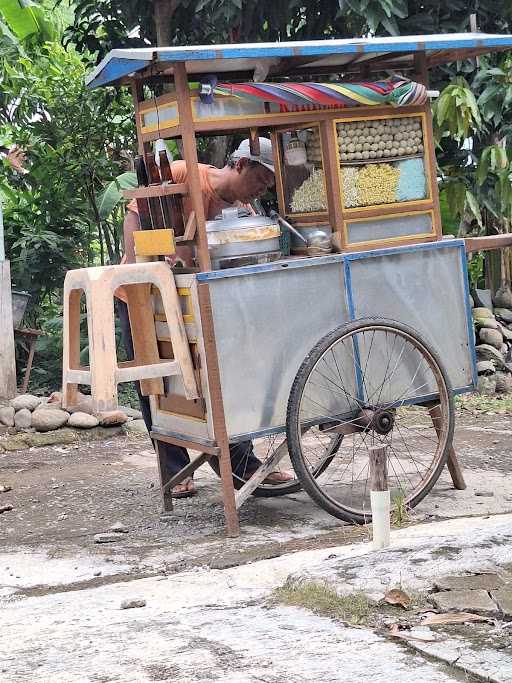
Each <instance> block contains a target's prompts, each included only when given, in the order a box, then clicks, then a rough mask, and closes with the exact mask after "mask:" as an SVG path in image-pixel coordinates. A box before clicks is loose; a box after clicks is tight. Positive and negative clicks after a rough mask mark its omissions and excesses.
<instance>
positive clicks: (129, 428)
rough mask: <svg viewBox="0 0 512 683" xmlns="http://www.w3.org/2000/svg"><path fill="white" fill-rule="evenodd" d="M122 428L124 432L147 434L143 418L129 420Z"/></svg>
mask: <svg viewBox="0 0 512 683" xmlns="http://www.w3.org/2000/svg"><path fill="white" fill-rule="evenodd" d="M123 429H124V431H125V432H131V433H132V434H147V433H148V430H147V427H146V423H145V422H144V420H131V422H127V423H126V424H125V425H124V426H123Z"/></svg>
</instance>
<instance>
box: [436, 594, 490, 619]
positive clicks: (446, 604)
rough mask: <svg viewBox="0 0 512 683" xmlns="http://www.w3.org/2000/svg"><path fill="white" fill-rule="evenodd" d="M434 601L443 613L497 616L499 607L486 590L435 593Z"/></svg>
mask: <svg viewBox="0 0 512 683" xmlns="http://www.w3.org/2000/svg"><path fill="white" fill-rule="evenodd" d="M431 597H432V601H433V602H434V604H435V605H436V607H438V608H439V609H440V610H442V611H443V612H474V613H476V614H496V613H497V611H498V607H497V606H496V604H495V603H494V602H493V600H491V598H490V597H489V594H488V592H487V591H486V590H454V591H445V592H442V593H434V594H433V595H432V596H431Z"/></svg>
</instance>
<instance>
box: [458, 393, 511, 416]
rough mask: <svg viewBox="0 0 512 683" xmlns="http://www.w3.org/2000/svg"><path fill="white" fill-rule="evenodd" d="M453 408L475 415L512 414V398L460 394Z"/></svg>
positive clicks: (500, 395) (508, 395)
mask: <svg viewBox="0 0 512 683" xmlns="http://www.w3.org/2000/svg"><path fill="white" fill-rule="evenodd" d="M455 407H456V408H458V409H459V410H468V411H470V412H475V413H488V412H492V413H496V414H497V415H506V414H512V396H511V395H510V394H498V395H497V396H484V395H483V394H477V393H474V394H462V395H461V396H456V397H455Z"/></svg>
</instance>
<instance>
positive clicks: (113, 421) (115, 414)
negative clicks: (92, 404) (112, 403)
mask: <svg viewBox="0 0 512 683" xmlns="http://www.w3.org/2000/svg"><path fill="white" fill-rule="evenodd" d="M97 417H98V418H99V421H100V425H101V426H102V427H110V426H112V425H114V426H115V425H123V424H124V423H125V422H126V421H127V420H128V416H127V415H126V413H123V411H122V410H106V411H105V412H103V413H99V414H98V415H97Z"/></svg>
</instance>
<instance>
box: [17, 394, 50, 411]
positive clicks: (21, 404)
mask: <svg viewBox="0 0 512 683" xmlns="http://www.w3.org/2000/svg"><path fill="white" fill-rule="evenodd" d="M41 401H42V399H41V397H40V396H32V394H21V396H16V398H13V399H12V401H11V406H12V407H13V408H14V410H15V411H16V412H18V410H22V409H23V408H26V409H27V410H30V411H31V412H32V411H33V410H35V409H36V408H37V406H38V405H39V404H40V403H41Z"/></svg>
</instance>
